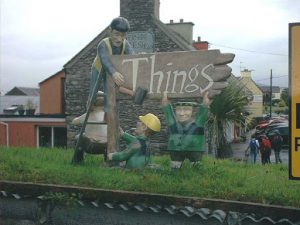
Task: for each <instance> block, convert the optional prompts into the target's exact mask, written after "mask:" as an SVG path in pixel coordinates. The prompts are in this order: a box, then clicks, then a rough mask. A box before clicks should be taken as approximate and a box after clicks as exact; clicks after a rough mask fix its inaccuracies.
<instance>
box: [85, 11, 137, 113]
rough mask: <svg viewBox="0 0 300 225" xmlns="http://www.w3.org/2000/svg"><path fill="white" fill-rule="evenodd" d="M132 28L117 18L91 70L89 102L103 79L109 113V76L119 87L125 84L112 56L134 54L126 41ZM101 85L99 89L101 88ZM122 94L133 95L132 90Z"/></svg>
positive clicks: (102, 42) (101, 45)
mask: <svg viewBox="0 0 300 225" xmlns="http://www.w3.org/2000/svg"><path fill="white" fill-rule="evenodd" d="M129 28H130V25H129V22H128V21H127V19H125V18H123V17H117V18H115V19H113V20H112V22H111V24H110V36H109V37H108V38H104V39H103V40H101V41H100V43H99V44H98V47H97V55H96V57H95V59H94V62H93V65H92V68H91V82H90V92H89V98H88V104H89V101H91V100H92V94H93V89H94V86H95V84H96V81H97V80H98V79H101V81H102V82H101V83H103V89H104V93H105V97H104V106H105V107H104V110H105V112H107V104H108V103H107V96H106V94H107V79H108V77H107V76H111V77H112V79H113V81H114V82H115V84H116V85H117V86H122V85H123V84H124V76H123V75H122V74H121V73H120V72H118V71H117V70H116V68H115V67H114V65H113V64H112V62H111V60H110V59H109V56H110V55H124V54H125V55H127V54H133V48H132V47H131V45H130V44H129V42H128V41H127V40H126V34H127V32H128V30H129ZM101 83H100V85H99V87H97V88H98V89H99V88H100V86H101ZM120 91H121V92H123V93H125V94H129V95H133V92H132V91H131V90H128V89H126V88H121V89H120Z"/></svg>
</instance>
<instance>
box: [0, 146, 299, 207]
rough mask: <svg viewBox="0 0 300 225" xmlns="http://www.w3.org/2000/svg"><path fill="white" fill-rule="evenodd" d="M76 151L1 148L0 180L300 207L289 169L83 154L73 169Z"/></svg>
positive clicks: (232, 162) (211, 159)
mask: <svg viewBox="0 0 300 225" xmlns="http://www.w3.org/2000/svg"><path fill="white" fill-rule="evenodd" d="M72 156H73V150H61V149H30V148H9V149H7V148H0V180H10V181H26V182H35V183H48V184H66V185H78V186H89V187H96V188H106V189H118V190H128V191H143V192H151V193H160V194H174V195H182V196H196V197H203V198H219V199H228V200H239V201H249V202H257V203H265V204H274V205H285V206H294V207H298V208H300V181H292V180H289V179H288V167H287V166H286V165H275V164H272V165H266V166H262V165H260V164H256V165H251V164H244V163H241V162H234V161H231V160H217V159H213V158H211V157H204V158H203V160H202V164H201V165H197V166H196V167H191V165H190V164H189V162H185V163H184V164H183V167H182V168H181V169H180V170H179V171H175V172H174V171H172V170H171V169H170V167H169V163H170V160H169V158H168V157H167V156H161V157H155V158H154V159H153V163H155V164H158V165H159V169H158V168H157V169H150V168H147V169H145V170H128V169H122V168H110V167H106V166H105V163H104V160H103V157H102V156H95V155H87V154H86V155H85V156H86V157H85V162H84V164H83V165H76V166H74V165H72V164H71V163H70V162H71V159H72Z"/></svg>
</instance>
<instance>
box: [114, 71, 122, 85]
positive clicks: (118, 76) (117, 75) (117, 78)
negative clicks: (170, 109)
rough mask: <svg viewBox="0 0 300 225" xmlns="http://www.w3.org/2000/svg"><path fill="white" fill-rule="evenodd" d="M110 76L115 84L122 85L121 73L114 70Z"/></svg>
mask: <svg viewBox="0 0 300 225" xmlns="http://www.w3.org/2000/svg"><path fill="white" fill-rule="evenodd" d="M112 78H113V80H114V82H115V83H116V85H118V86H122V85H123V84H124V82H125V81H124V77H123V75H122V74H121V73H119V72H114V73H113V75H112Z"/></svg>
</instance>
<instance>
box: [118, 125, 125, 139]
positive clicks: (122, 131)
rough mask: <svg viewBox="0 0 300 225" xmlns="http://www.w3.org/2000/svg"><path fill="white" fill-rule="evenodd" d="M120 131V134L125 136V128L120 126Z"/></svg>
mask: <svg viewBox="0 0 300 225" xmlns="http://www.w3.org/2000/svg"><path fill="white" fill-rule="evenodd" d="M119 132H120V136H121V137H123V135H124V133H125V132H124V130H123V129H122V127H119Z"/></svg>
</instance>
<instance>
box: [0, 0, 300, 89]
mask: <svg viewBox="0 0 300 225" xmlns="http://www.w3.org/2000/svg"><path fill="white" fill-rule="evenodd" d="M103 2H104V1H100V0H84V1H83V0H78V1H72V0H43V1H40V0H23V1H20V0H0V8H1V15H0V16H1V20H0V22H1V26H0V29H1V30H0V41H1V46H0V47H1V48H0V57H1V58H0V63H1V64H0V91H1V93H2V94H4V93H5V92H7V91H8V90H10V89H11V88H13V87H14V86H26V87H38V83H39V82H41V81H43V80H44V79H46V78H47V77H49V76H51V75H53V74H55V73H56V72H58V71H59V70H61V69H62V68H63V65H64V64H65V63H66V62H68V61H69V60H70V59H71V58H72V57H73V56H74V55H75V54H77V53H78V52H79V51H80V50H81V49H82V48H84V47H85V46H86V45H87V44H88V43H89V42H90V41H91V40H92V39H93V38H95V37H96V36H97V35H98V34H99V33H100V32H101V31H102V30H103V29H104V28H105V27H106V26H107V25H108V24H109V23H110V21H111V20H112V19H113V18H114V17H117V16H119V12H120V6H119V0H109V1H105V4H103ZM299 12H300V1H299V0H245V1H240V0H227V1H219V0H209V1H207V0H206V1H204V0H185V1H174V0H160V20H161V21H162V22H164V23H169V21H170V20H171V19H172V20H174V22H178V21H179V20H180V19H184V21H185V22H193V23H194V24H195V25H194V40H196V39H197V37H198V36H201V40H203V41H208V42H209V43H210V49H220V50H221V52H223V53H226V52H228V53H234V54H235V55H236V57H235V59H234V61H233V62H232V63H231V64H229V65H230V66H231V67H232V69H233V71H232V72H233V74H234V75H235V76H239V75H240V70H243V69H248V70H252V78H253V79H254V80H255V81H257V82H258V83H265V84H268V83H269V77H270V70H271V69H272V72H273V77H274V79H273V85H280V86H288V26H289V23H295V22H300V13H299Z"/></svg>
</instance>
